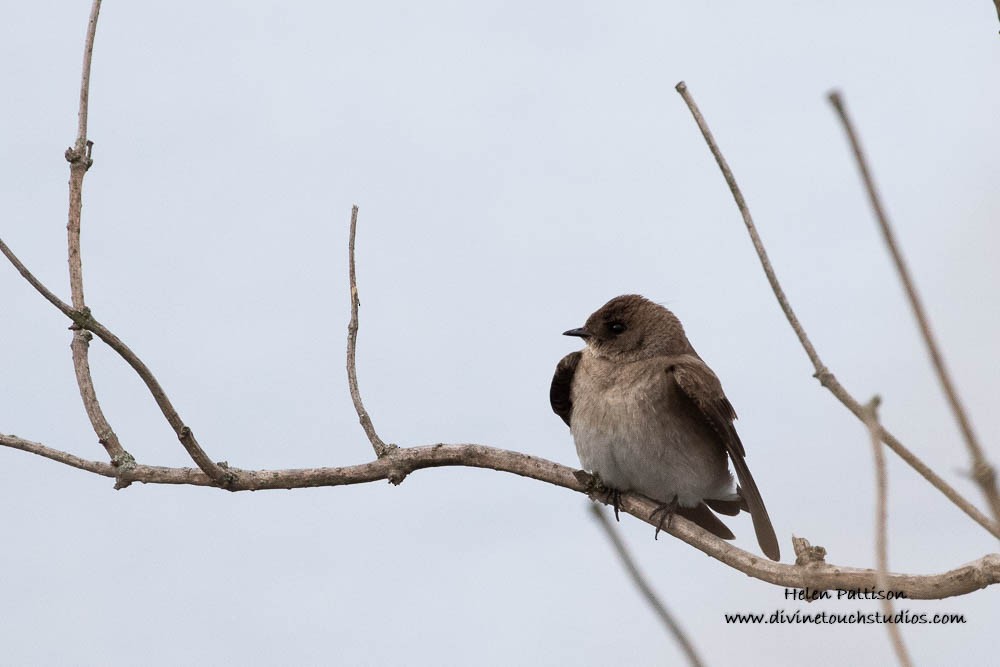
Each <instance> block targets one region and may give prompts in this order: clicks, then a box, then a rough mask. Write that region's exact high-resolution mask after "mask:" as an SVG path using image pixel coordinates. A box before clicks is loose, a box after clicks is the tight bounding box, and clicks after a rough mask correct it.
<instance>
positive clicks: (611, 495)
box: [604, 488, 622, 523]
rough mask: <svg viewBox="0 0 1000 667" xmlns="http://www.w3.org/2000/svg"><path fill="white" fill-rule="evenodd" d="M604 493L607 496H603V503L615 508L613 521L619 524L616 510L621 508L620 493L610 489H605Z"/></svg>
mask: <svg viewBox="0 0 1000 667" xmlns="http://www.w3.org/2000/svg"><path fill="white" fill-rule="evenodd" d="M606 491H607V495H605V496H604V502H605V504H610V505H611V506H612V507H614V508H615V521H617V522H619V523H621V519H620V518H618V510H619V509H620V508H621V503H622V492H621V491H619V490H618V489H612V488H607V489H606Z"/></svg>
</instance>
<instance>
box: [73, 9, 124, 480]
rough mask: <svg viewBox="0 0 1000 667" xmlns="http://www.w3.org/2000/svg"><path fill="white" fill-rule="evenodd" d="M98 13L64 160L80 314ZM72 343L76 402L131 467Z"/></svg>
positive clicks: (84, 335)
mask: <svg viewBox="0 0 1000 667" xmlns="http://www.w3.org/2000/svg"><path fill="white" fill-rule="evenodd" d="M100 11H101V0H94V3H93V5H92V6H91V8H90V21H89V22H88V23H87V37H86V39H85V41H84V46H83V74H82V75H81V77H80V108H79V112H78V118H79V125H78V128H77V134H76V143H75V144H74V145H73V146H72V147H70V148H67V149H66V160H67V161H68V162H69V222H68V223H67V224H66V237H67V246H68V248H69V286H70V292H71V294H72V299H71V300H72V303H73V308H74V309H76V310H83V309H84V308H86V307H87V303H86V300H85V299H84V293H83V260H82V255H81V252H80V222H81V214H82V211H83V178H84V176H86V175H87V171H88V170H89V169H90V167H91V165H92V164H93V160H92V159H91V147H92V144H91V142H90V141H89V140H88V139H87V114H88V108H89V100H90V64H91V59H92V57H93V53H94V38H95V36H96V34H97V17H98V14H99V13H100ZM72 329H73V341H72V343H70V350H71V351H72V353H73V371H74V373H75V375H76V384H77V386H78V387H79V388H80V398H81V400H82V401H83V408H84V410H85V411H86V412H87V417H88V418H89V419H90V424H91V426H93V428H94V433H96V434H97V440H98V442H100V443H101V444H102V445H103V446H104V449H105V450H107V452H108V456H110V457H111V462H112V463H113V464H115V465H131V463H133V462H134V459H133V458H132V456H131V454H129V453H128V452H126V451H125V448H124V447H122V444H121V442H120V441H119V440H118V436H117V434H115V431H114V429H113V428H111V424H110V423H109V422H108V419H107V417H105V416H104V411H103V410H102V409H101V403H100V401H98V400H97V391H96V390H95V389H94V379H93V376H92V375H91V373H90V359H89V351H90V333H88V332H87V331H84V330H83V329H80V328H79V327H76V326H73V327H72Z"/></svg>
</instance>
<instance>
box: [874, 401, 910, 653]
mask: <svg viewBox="0 0 1000 667" xmlns="http://www.w3.org/2000/svg"><path fill="white" fill-rule="evenodd" d="M878 404H879V397H878V396H876V397H875V398H873V399H872V400H871V401H870V402H869V403H868V405H866V406H865V426H866V427H867V429H868V435H869V437H870V438H871V444H872V453H873V454H874V456H875V563H876V570H875V580H876V581H877V582H878V590H879V591H881V592H883V593H888V591H889V584H888V582H887V581H886V573H887V572H888V571H889V535H888V532H889V475H888V472H887V471H886V466H885V453H884V452H883V451H882V443H881V442H880V441H879V432H878V431H879V429H878V412H877V410H878ZM881 603H882V613H884V614H885V615H886V616H887V617H889V618H892V616H893V610H892V600H890V599H889V596H888V595H885V596H884V597H882V599H881ZM885 627H886V630H887V631H888V632H889V641H890V642H891V643H892V648H893V650H894V651H895V652H896V659H897V660H899V664H900V665H902V667H910V666H911V664H912V663H911V662H910V656H909V654H908V653H907V651H906V645H905V644H903V635H902V634H901V633H900V631H899V626H898V625H896V624H895V623H886V624H885Z"/></svg>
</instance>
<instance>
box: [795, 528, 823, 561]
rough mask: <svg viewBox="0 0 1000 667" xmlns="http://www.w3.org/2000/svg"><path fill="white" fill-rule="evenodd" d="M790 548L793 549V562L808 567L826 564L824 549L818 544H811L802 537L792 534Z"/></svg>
mask: <svg viewBox="0 0 1000 667" xmlns="http://www.w3.org/2000/svg"><path fill="white" fill-rule="evenodd" d="M792 549H793V550H794V551H795V564H796V565H799V566H802V567H808V566H817V565H826V549H825V548H824V547H821V546H819V545H816V546H813V545H812V544H810V543H809V540H807V539H806V538H804V537H795V536H794V535H793V536H792Z"/></svg>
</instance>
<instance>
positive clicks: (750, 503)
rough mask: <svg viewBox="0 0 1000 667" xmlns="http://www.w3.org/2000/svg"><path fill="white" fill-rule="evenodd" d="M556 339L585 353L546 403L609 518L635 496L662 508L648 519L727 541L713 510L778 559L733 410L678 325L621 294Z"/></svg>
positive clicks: (564, 368)
mask: <svg viewBox="0 0 1000 667" xmlns="http://www.w3.org/2000/svg"><path fill="white" fill-rule="evenodd" d="M564 335H566V336H579V337H580V338H582V339H583V340H584V342H585V343H586V347H585V348H584V349H583V350H582V351H580V352H573V353H571V354H568V355H566V356H565V357H563V359H562V361H560V362H559V365H558V366H556V372H555V375H554V376H553V377H552V387H551V389H550V391H549V401H550V402H551V404H552V410H553V412H555V413H556V414H557V415H559V416H560V417H562V419H563V421H565V422H566V424H567V425H568V426H569V427H570V432H571V433H572V434H573V440H574V442H575V443H576V452H577V454H578V455H579V457H580V463H581V464H582V465H583V467H584V468H585V469H586V470H588V471H590V472H592V473H594V474H595V475H597V477H599V478H600V480H601V483H602V484H604V485H605V486H606V487H607V488H608V489H609V491H610V498H613V502H614V505H615V513H616V514H617V511H618V496H619V494H620V493H621V492H625V491H634V492H636V493H640V494H642V495H644V496H647V497H648V498H651V499H653V500H655V501H657V502H659V503H661V507H660V508H659V509H658V510H657V512H654V515H655V514H656V513H661V514H662V519H663V520H667V521H669V517H670V516H671V515H673V514H674V513H677V514H680V515H681V516H683V517H685V518H686V519H689V520H690V521H693V522H694V523H696V524H698V525H699V526H701V527H702V528H704V529H705V530H707V531H709V532H710V533H713V534H715V535H717V536H718V537H721V538H723V539H727V540H731V539H733V533H732V532H731V531H730V530H729V528H727V527H726V525H725V524H724V523H722V521H720V520H719V518H718V517H717V516H716V515H715V514H713V513H712V510H715V511H716V512H719V513H720V514H727V515H730V516H734V515H736V514H739V513H740V510H743V511H747V512H750V516H751V518H752V519H753V527H754V531H755V532H756V533H757V542H758V544H760V548H761V550H762V551H763V552H764V553H765V554H766V555H767V557H768V558H771V559H772V560H778V559H779V557H780V554H779V549H778V539H777V537H776V536H775V534H774V527H773V526H771V519H770V517H768V515H767V509H766V508H765V507H764V501H763V500H762V499H761V497H760V491H758V490H757V484H756V483H755V482H754V480H753V476H752V475H751V474H750V469H749V468H747V464H746V460H745V457H746V451H745V450H744V448H743V443H742V442H740V437H739V435H737V433H736V429H735V428H734V427H733V420H735V419H736V412H735V411H734V410H733V406H732V405H731V404H730V403H729V400H728V399H727V398H726V395H725V393H724V392H723V391H722V384H721V383H720V382H719V378H717V377H716V376H715V373H713V372H712V369H710V368H709V367H708V365H706V364H705V362H704V361H702V360H701V357H699V356H698V353H697V352H695V350H694V348H693V347H691V343H690V342H688V339H687V336H686V335H685V334H684V328H683V327H682V326H681V323H680V320H678V319H677V317H676V316H675V315H674V314H673V313H672V312H670V311H669V310H667V309H666V308H664V307H663V306H661V305H659V304H656V303H653V302H652V301H649V300H648V299H645V298H643V297H641V296H638V295H635V294H629V295H625V296H619V297H616V298H614V299H612V300H611V301H609V302H607V303H606V304H604V305H603V306H602V307H601V308H600V310H598V311H597V312H595V313H594V314H593V315H591V316H590V317H589V318H587V323H586V324H585V325H584V326H583V327H581V328H579V329H571V330H569V331H567V332H565V334H564ZM728 461H732V463H733V468H734V469H735V470H736V479H737V480H738V482H739V484H738V485H735V486H734V484H733V476H732V474H731V473H730V472H729V463H728ZM710 508H711V509H710ZM651 518H652V517H651ZM663 520H661V521H660V527H661V528H662V526H663ZM657 532H659V528H658V529H657Z"/></svg>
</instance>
